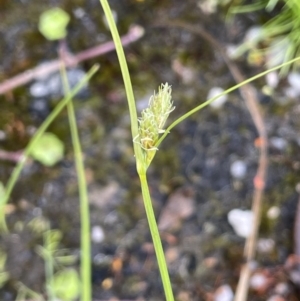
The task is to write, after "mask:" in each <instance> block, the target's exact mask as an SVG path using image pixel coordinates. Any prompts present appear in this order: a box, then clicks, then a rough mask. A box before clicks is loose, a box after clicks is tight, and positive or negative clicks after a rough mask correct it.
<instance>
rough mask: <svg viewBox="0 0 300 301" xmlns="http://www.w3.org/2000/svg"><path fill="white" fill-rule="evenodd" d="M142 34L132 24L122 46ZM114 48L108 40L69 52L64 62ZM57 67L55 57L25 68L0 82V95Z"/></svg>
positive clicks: (72, 62)
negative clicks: (77, 51) (81, 49)
mask: <svg viewBox="0 0 300 301" xmlns="http://www.w3.org/2000/svg"><path fill="white" fill-rule="evenodd" d="M143 34H144V30H143V28H142V27H140V26H138V25H134V26H132V27H131V28H130V29H129V31H128V33H127V34H126V35H124V36H123V37H122V38H121V41H122V44H123V46H126V45H128V44H130V43H132V42H134V41H136V40H138V39H139V38H141V37H142V36H143ZM114 49H115V44H114V42H113V41H110V42H107V43H104V44H101V45H98V46H95V47H93V48H90V49H87V50H84V51H82V52H79V53H78V54H76V55H73V54H70V53H69V54H68V56H66V57H65V59H66V61H65V64H66V66H67V67H73V66H76V65H77V64H79V63H80V62H83V61H85V60H88V59H91V58H94V57H97V56H99V55H102V54H105V53H107V52H110V51H112V50H114ZM59 67H60V62H59V60H58V59H57V60H53V61H51V62H49V63H45V64H42V65H41V66H38V67H36V68H33V69H30V70H27V71H25V72H23V73H20V74H19V75H16V76H14V77H12V78H10V79H8V80H6V81H4V82H3V83H1V84H0V95H1V94H4V93H7V92H9V91H11V90H13V89H14V88H17V87H19V86H22V85H25V84H27V83H29V82H30V81H32V80H34V79H38V78H40V77H43V76H46V75H48V74H51V73H53V72H55V71H58V70H59Z"/></svg>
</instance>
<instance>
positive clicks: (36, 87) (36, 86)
mask: <svg viewBox="0 0 300 301" xmlns="http://www.w3.org/2000/svg"><path fill="white" fill-rule="evenodd" d="M29 93H30V94H31V96H32V97H35V98H40V97H45V96H47V95H48V94H49V89H48V87H47V85H46V84H45V83H44V82H40V81H38V82H35V83H33V84H32V85H31V86H30V88H29Z"/></svg>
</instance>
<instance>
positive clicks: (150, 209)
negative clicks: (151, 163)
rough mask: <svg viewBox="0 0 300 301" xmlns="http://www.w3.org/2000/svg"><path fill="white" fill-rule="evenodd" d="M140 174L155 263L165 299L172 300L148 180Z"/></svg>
mask: <svg viewBox="0 0 300 301" xmlns="http://www.w3.org/2000/svg"><path fill="white" fill-rule="evenodd" d="M139 176H140V181H141V187H142V194H143V200H144V205H145V210H146V215H147V219H148V223H149V227H150V232H151V236H152V240H153V245H154V250H155V254H156V258H157V263H158V267H159V271H160V275H161V279H162V283H163V287H164V291H165V295H166V299H167V301H173V300H174V297H173V291H172V286H171V281H170V277H169V272H168V268H167V263H166V259H165V255H164V250H163V247H162V243H161V239H160V235H159V231H158V227H157V223H156V219H155V215H154V211H153V206H152V202H151V197H150V193H149V187H148V181H147V176H146V174H145V175H141V174H140V175H139Z"/></svg>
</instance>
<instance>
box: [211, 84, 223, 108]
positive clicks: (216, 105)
mask: <svg viewBox="0 0 300 301" xmlns="http://www.w3.org/2000/svg"><path fill="white" fill-rule="evenodd" d="M222 92H224V89H222V88H220V87H213V88H211V89H210V90H209V92H208V95H207V100H208V99H211V98H213V97H215V96H217V95H219V94H221V93H222ZM227 99H228V97H227V95H222V96H220V97H218V98H217V99H215V100H214V101H213V102H211V103H210V104H209V105H210V106H211V107H212V108H214V109H219V108H221V107H222V106H223V104H224V103H225V102H226V101H227Z"/></svg>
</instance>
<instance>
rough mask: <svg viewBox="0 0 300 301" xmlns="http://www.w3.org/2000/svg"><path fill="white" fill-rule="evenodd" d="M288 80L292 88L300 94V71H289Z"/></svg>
mask: <svg viewBox="0 0 300 301" xmlns="http://www.w3.org/2000/svg"><path fill="white" fill-rule="evenodd" d="M287 81H288V83H289V84H290V86H291V88H293V89H294V90H295V92H296V94H297V95H299V94H300V85H299V83H300V73H296V72H292V73H289V75H288V77H287Z"/></svg>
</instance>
